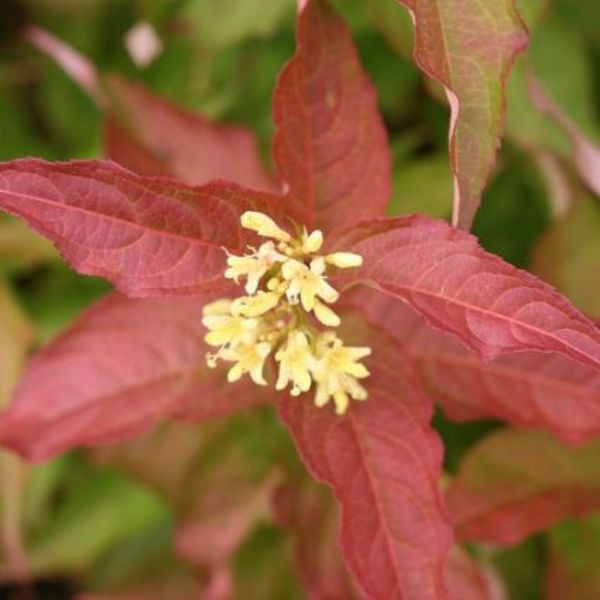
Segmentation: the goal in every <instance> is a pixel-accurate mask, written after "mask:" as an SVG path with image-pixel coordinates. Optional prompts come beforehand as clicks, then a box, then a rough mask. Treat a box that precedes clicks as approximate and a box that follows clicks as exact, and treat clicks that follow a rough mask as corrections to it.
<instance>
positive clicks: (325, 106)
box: [273, 0, 391, 229]
mask: <svg viewBox="0 0 600 600" xmlns="http://www.w3.org/2000/svg"><path fill="white" fill-rule="evenodd" d="M297 44H298V49H297V51H296V54H295V56H294V57H293V58H292V60H291V61H290V62H289V63H288V65H287V66H286V67H285V69H284V70H283V72H282V73H281V75H280V78H279V82H278V84H277V88H276V91H275V97H274V102H273V109H274V119H275V124H276V126H277V131H276V134H275V138H274V142H273V156H274V159H275V162H276V164H277V167H278V170H279V175H280V177H281V179H282V180H283V181H284V182H285V183H286V184H287V186H288V187H289V194H288V196H289V197H288V202H289V204H290V212H291V213H292V215H293V216H294V218H295V219H296V220H297V221H298V222H299V223H301V224H303V225H306V226H307V227H321V228H323V229H331V228H333V227H336V226H341V225H347V224H350V223H354V222H356V221H357V220H358V219H361V218H368V217H372V216H381V215H383V214H384V211H385V207H386V205H387V202H388V200H389V197H390V193H391V189H390V164H391V160H390V155H389V150H388V145H387V136H386V133H385V129H384V127H383V124H382V122H381V118H380V116H379V113H378V110H377V99H376V97H375V91H374V89H373V86H372V85H371V83H370V82H369V80H368V79H367V76H366V74H365V73H364V71H363V69H362V67H361V64H360V61H359V58H358V55H357V52H356V49H355V47H354V43H353V41H352V37H351V35H350V33H349V31H348V30H347V28H346V26H345V24H344V23H343V21H342V20H341V19H340V18H339V17H338V16H337V15H335V13H334V12H333V11H332V9H331V8H330V7H329V5H328V4H327V2H325V0H312V1H311V2H309V3H308V5H307V6H306V8H304V10H303V11H302V13H301V15H300V18H299V25H298V33H297Z"/></svg>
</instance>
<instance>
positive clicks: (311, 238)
mask: <svg viewBox="0 0 600 600" xmlns="http://www.w3.org/2000/svg"><path fill="white" fill-rule="evenodd" d="M322 245H323V232H322V231H321V230H319V229H315V230H314V231H313V232H312V233H311V234H310V235H308V233H307V232H306V229H305V230H304V231H303V232H302V252H304V254H314V253H315V252H318V251H319V250H320V249H321V246H322Z"/></svg>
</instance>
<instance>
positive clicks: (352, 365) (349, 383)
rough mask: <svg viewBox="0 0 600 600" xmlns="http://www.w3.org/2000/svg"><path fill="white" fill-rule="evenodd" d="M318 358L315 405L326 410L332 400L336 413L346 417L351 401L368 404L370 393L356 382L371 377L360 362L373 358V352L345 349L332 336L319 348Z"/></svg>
mask: <svg viewBox="0 0 600 600" xmlns="http://www.w3.org/2000/svg"><path fill="white" fill-rule="evenodd" d="M317 351H318V356H319V358H318V359H317V362H316V365H315V367H314V369H313V376H314V378H315V381H316V382H317V392H316V395H315V404H316V405H317V406H324V405H325V404H327V403H328V402H329V399H330V398H333V401H334V403H335V408H336V413H337V414H340V415H341V414H344V413H345V412H346V409H347V408H348V404H349V400H350V398H352V399H354V400H366V398H367V391H366V390H365V389H364V388H363V387H362V386H361V385H360V383H358V381H357V379H364V378H365V377H368V375H369V371H368V370H367V368H366V367H365V366H364V365H363V364H361V363H359V362H358V361H359V360H360V359H362V358H365V357H366V356H369V355H370V354H371V349H370V348H367V347H364V346H363V347H361V346H344V344H343V342H342V341H341V340H340V339H339V338H337V337H336V336H335V335H333V334H324V335H323V336H321V341H320V343H319V344H318V350H317Z"/></svg>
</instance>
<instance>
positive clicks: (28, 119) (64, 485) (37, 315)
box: [0, 0, 600, 600]
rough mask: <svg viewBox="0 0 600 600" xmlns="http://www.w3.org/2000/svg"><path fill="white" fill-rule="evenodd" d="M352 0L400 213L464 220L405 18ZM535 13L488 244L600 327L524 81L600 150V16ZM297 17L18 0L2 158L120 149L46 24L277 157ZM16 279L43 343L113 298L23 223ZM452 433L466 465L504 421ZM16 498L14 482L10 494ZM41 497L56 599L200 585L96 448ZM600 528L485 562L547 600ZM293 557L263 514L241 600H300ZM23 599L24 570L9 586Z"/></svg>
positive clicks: (61, 464) (597, 213) (266, 433)
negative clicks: (36, 33)
mask: <svg viewBox="0 0 600 600" xmlns="http://www.w3.org/2000/svg"><path fill="white" fill-rule="evenodd" d="M335 4H336V6H337V8H338V9H339V10H340V11H341V12H342V13H343V14H344V15H345V16H346V17H347V19H348V21H349V23H350V24H351V27H352V31H353V34H354V37H355V40H356V42H357V44H358V47H359V51H360V54H361V56H362V59H363V62H364V64H365V66H366V69H367V70H368V72H369V73H370V76H371V78H372V79H373V81H374V82H375V85H376V86H377V89H378V91H379V99H380V107H381V111H382V114H383V116H384V119H385V123H386V125H387V127H388V130H389V134H390V137H391V143H392V147H393V151H394V157H395V163H394V195H393V198H392V201H391V204H390V208H389V210H390V212H391V213H393V214H400V213H410V212H425V213H428V214H430V215H433V216H436V217H442V218H444V217H449V215H450V211H451V202H452V200H451V198H452V181H451V176H450V172H449V167H448V158H447V127H448V109H447V107H446V106H445V103H444V102H443V101H440V94H439V90H437V89H436V88H435V86H433V85H432V84H431V82H428V81H426V80H425V78H424V77H423V75H422V74H421V72H420V71H419V70H418V69H417V68H416V67H415V65H414V63H413V61H412V60H411V49H412V27H411V24H410V20H409V18H408V16H407V15H406V13H405V12H404V11H403V10H402V9H400V8H399V7H398V6H397V5H395V3H394V2H393V0H360V1H359V0H337V1H336V2H335ZM519 4H520V9H521V10H522V14H523V17H524V18H525V19H526V21H527V23H528V26H529V28H530V29H531V32H532V41H531V46H530V50H529V52H528V54H527V56H525V57H524V58H522V59H520V60H519V63H518V65H517V67H516V69H515V71H514V73H513V76H512V77H511V80H510V82H509V90H508V119H507V134H506V137H505V140H504V143H503V147H502V150H501V152H500V155H499V158H498V162H497V167H496V169H495V171H494V173H493V176H492V178H491V181H490V184H489V186H488V188H487V191H486V193H485V197H484V202H483V205H482V208H481V210H480V212H479V214H478V217H477V221H476V225H475V232H476V233H477V235H479V236H480V238H481V240H482V243H483V245H484V246H485V247H487V248H488V249H489V250H491V251H493V252H495V253H498V254H499V255H501V256H503V257H504V258H506V259H507V260H509V261H510V262H512V263H514V264H516V265H518V266H521V267H527V268H530V269H533V270H534V271H537V272H539V273H541V274H542V275H543V276H544V277H546V278H547V279H549V280H551V281H552V282H553V283H554V284H555V285H557V286H558V287H559V288H561V289H562V290H563V291H564V292H565V293H567V294H568V295H569V296H570V297H571V299H572V300H573V301H574V302H575V303H576V304H577V303H578V304H579V305H580V306H581V308H582V309H584V310H585V311H587V312H588V313H590V314H591V315H592V316H595V317H600V300H599V298H600V294H598V293H597V292H598V291H599V287H600V283H599V282H600V272H599V271H598V268H599V266H598V263H600V261H599V260H598V258H599V253H598V243H599V242H598V240H599V239H600V205H599V203H598V199H597V198H594V197H593V196H592V195H591V194H590V193H589V192H587V191H585V189H584V186H583V183H582V182H581V180H580V179H579V177H578V175H577V173H576V171H575V169H574V166H573V161H572V157H571V149H570V146H569V142H568V139H567V138H566V136H565V135H564V133H563V131H562V130H561V129H560V128H559V127H558V126H557V125H556V124H555V123H554V122H553V121H551V120H550V119H549V118H548V117H546V116H543V115H541V114H540V113H539V112H538V111H537V110H536V109H535V107H534V106H533V105H532V103H531V101H530V99H529V98H528V96H527V92H526V89H525V84H524V72H525V69H527V68H533V69H534V71H535V73H536V75H537V76H538V77H539V79H540V80H541V81H542V83H543V84H544V85H545V86H546V88H547V89H548V90H549V91H551V92H552V94H553V96H554V98H555V100H556V101H557V103H558V104H559V105H560V107H561V109H562V110H563V111H564V112H565V113H566V114H567V115H568V116H569V117H570V118H571V119H572V120H573V121H574V122H575V123H576V124H577V125H578V126H579V127H580V128H581V130H582V131H584V132H585V134H586V135H587V136H588V137H589V138H590V139H592V140H594V141H596V142H599V141H600V35H598V22H599V19H600V13H599V9H598V5H597V4H598V3H597V0H536V1H532V0H521V2H520V3H519ZM140 20H147V21H149V22H150V23H152V24H153V26H154V27H155V29H156V30H157V32H158V33H159V35H160V37H161V38H162V40H163V43H164V51H163V53H162V54H161V55H160V56H159V57H158V58H157V59H156V60H155V61H154V62H153V63H152V64H151V65H150V66H149V67H148V68H145V69H141V68H138V67H136V66H135V64H134V63H133V62H132V60H131V58H130V57H129V55H128V54H127V51H126V49H125V47H124V44H123V36H124V35H125V33H126V32H127V31H128V30H129V29H130V28H131V27H132V26H133V25H134V24H135V23H137V22H138V21H140ZM294 21H295V2H294V0H277V1H276V2H275V1H273V2H265V1H264V0H8V1H7V0H3V2H1V3H0V159H1V160H7V159H12V158H16V157H21V156H42V157H45V158H48V159H68V158H87V157H96V156H101V155H102V152H103V149H102V145H103V144H102V119H101V114H100V113H99V112H98V110H97V109H96V107H95V106H94V104H93V103H92V101H91V100H90V99H89V98H88V97H87V96H86V95H85V93H83V92H82V91H81V90H80V89H79V88H78V87H77V85H76V84H74V83H73V82H72V81H71V80H70V79H69V78H68V77H67V75H65V74H64V73H63V72H62V71H61V70H60V69H59V68H58V67H57V66H56V65H55V64H54V63H52V62H51V61H50V60H49V59H48V58H46V57H44V56H41V55H40V54H39V52H37V51H36V50H34V49H33V48H32V47H31V46H29V45H28V44H27V43H26V42H24V41H23V39H22V38H21V36H20V32H21V27H22V26H23V25H24V24H26V23H34V24H36V25H39V26H41V27H43V28H45V29H47V30H49V31H51V32H52V33H53V34H54V35H56V36H57V37H59V38H61V39H62V40H64V41H66V42H67V43H68V44H70V45H72V46H73V47H75V48H77V49H78V50H79V51H80V52H82V53H84V54H86V55H87V56H89V57H90V58H91V59H92V61H93V63H94V64H95V65H97V67H98V68H99V70H100V71H101V72H103V73H107V72H115V71H116V72H119V73H121V74H124V75H126V76H127V77H129V78H131V79H133V80H137V81H140V82H143V83H145V84H146V85H147V86H148V87H150V88H151V89H152V90H154V91H155V92H156V93H159V94H162V95H165V96H166V97H168V98H170V99H171V100H172V101H173V102H175V103H177V104H180V105H182V106H186V107H189V108H192V109H196V110H199V111H201V112H203V113H204V114H206V115H208V116H210V117H211V118H213V119H215V120H217V121H223V122H233V123H240V124H245V125H246V126H247V127H248V128H250V129H251V130H253V131H254V132H255V133H256V135H257V136H258V139H259V143H260V148H261V151H262V153H263V155H264V157H265V160H269V155H268V152H269V147H268V144H269V138H270V136H271V134H272V130H273V125H272V122H271V116H270V97H271V93H272V89H273V85H274V83H275V80H276V76H277V73H278V71H279V70H280V69H281V67H282V65H283V64H284V62H285V61H286V59H287V58H289V57H290V56H291V54H292V53H293V49H294V37H293V33H294ZM548 165H551V170H550V171H549V167H548ZM552 176H558V177H561V178H562V180H563V181H564V182H566V183H565V185H566V186H567V189H568V201H569V202H568V205H567V206H566V207H564V206H563V207H561V206H559V205H557V202H558V200H557V197H556V195H557V194H556V183H555V179H553V178H552ZM547 256H551V257H552V258H551V259H550V261H549V260H548V259H547V258H545V257H547ZM548 262H550V264H548ZM0 269H1V272H2V274H3V277H4V280H5V281H6V282H7V284H8V286H9V287H10V289H11V290H12V292H14V295H15V298H16V301H17V302H18V304H19V305H20V306H21V307H22V309H23V310H24V312H25V313H26V315H27V317H28V319H30V320H31V322H32V324H33V329H34V331H35V345H39V344H41V343H43V342H44V341H46V340H48V339H50V338H51V337H52V336H53V335H54V334H55V333H56V332H57V331H59V330H60V329H61V328H63V327H64V326H65V325H66V324H68V323H69V322H70V321H71V320H72V319H73V318H74V317H75V316H76V315H77V314H78V313H79V312H80V311H81V310H82V308H83V307H85V306H87V305H88V304H89V303H90V302H91V301H92V300H93V299H95V298H96V297H99V296H100V295H102V294H103V293H105V292H106V291H107V289H108V286H107V285H106V284H104V283H103V282H101V281H99V280H96V279H93V278H82V277H79V276H77V275H75V274H74V273H73V272H71V271H70V270H69V269H67V268H66V267H65V266H64V265H63V264H62V263H60V261H58V260H56V259H55V257H54V254H53V253H52V252H51V251H50V250H49V249H48V247H47V246H46V245H44V244H41V243H39V242H36V241H35V240H34V239H33V238H32V237H31V236H28V235H26V234H25V233H24V232H23V230H21V229H19V227H18V226H17V225H16V224H15V223H14V222H13V221H11V220H9V219H8V218H6V217H1V218H0ZM594 274H595V275H594ZM3 343H4V340H3ZM6 343H10V340H8V342H6ZM436 426H437V427H438V429H439V431H440V432H441V434H442V436H443V438H444V442H445V443H446V447H447V455H446V462H447V468H448V470H449V471H450V472H452V471H453V470H455V469H456V466H457V464H458V463H459V461H460V458H461V456H462V455H463V454H464V452H465V451H466V450H467V449H468V448H469V447H470V446H471V445H472V444H473V443H474V442H475V441H476V440H477V439H479V438H480V437H481V436H483V435H485V433H486V432H488V431H489V430H490V429H492V428H494V427H496V426H497V425H496V424H495V423H477V424H472V425H460V426H459V425H455V424H452V423H449V422H447V421H446V420H445V419H444V418H443V416H442V415H438V416H437V418H436ZM228 431H229V434H228V435H227V436H221V437H222V438H223V439H219V440H218V444H217V445H215V448H216V450H214V451H215V452H221V449H223V451H225V449H226V448H228V447H229V446H230V445H231V439H230V438H231V437H234V438H235V439H236V444H239V445H240V447H241V448H243V451H244V452H248V453H249V454H251V455H252V456H255V457H258V459H257V460H258V462H260V460H264V462H265V464H271V463H273V462H276V463H277V462H285V463H287V464H290V463H292V464H295V461H296V459H295V458H294V452H293V449H292V448H291V447H290V443H289V441H288V440H287V438H286V436H285V435H284V433H283V432H282V430H281V429H280V427H279V426H278V425H277V424H276V422H275V420H274V418H273V415H271V414H270V413H268V412H265V414H263V415H262V416H261V417H260V418H259V419H254V420H252V421H248V420H245V419H243V418H239V419H234V421H233V423H232V424H231V425H230V426H229V430H228ZM228 436H229V437H228ZM225 438H228V439H225ZM3 460H5V461H10V459H8V458H6V457H3ZM13 466H14V465H13ZM10 468H12V467H10ZM197 468H198V469H201V468H202V467H201V466H198V465H197ZM257 468H260V465H259V466H258V467H257ZM5 472H9V473H10V472H11V471H10V470H8V471H6V470H5ZM14 485H15V484H14V480H12V479H10V478H8V477H7V476H6V474H4V475H2V479H1V480H0V486H2V487H3V489H2V497H3V498H4V500H5V501H6V498H7V497H8V496H9V495H10V493H11V489H10V488H11V486H12V487H14ZM7 488H8V490H7ZM24 493H25V500H24V504H23V508H22V513H23V514H22V526H23V531H24V532H25V539H26V545H27V551H28V554H29V558H30V568H31V569H32V571H33V573H34V574H35V576H36V577H37V578H38V584H37V590H38V594H39V597H41V598H66V597H70V596H69V594H71V591H73V590H80V589H84V588H85V589H92V590H114V589H116V590H118V589H120V588H122V587H123V586H125V587H126V586H128V585H130V584H131V585H133V584H135V583H136V582H138V581H143V580H144V579H145V578H146V577H147V575H148V573H153V574H154V575H156V576H157V577H158V576H159V575H161V574H164V576H165V577H167V578H179V579H182V580H185V578H186V577H190V576H191V575H190V572H189V571H186V569H187V567H186V566H185V565H184V564H182V562H181V561H180V560H179V559H177V558H175V556H174V555H173V553H172V550H171V532H172V528H173V524H174V522H175V519H176V507H175V506H174V504H173V502H172V501H171V500H170V499H169V497H168V496H167V495H165V494H163V493H161V491H160V489H159V488H157V487H156V486H152V485H149V484H148V483H147V482H145V481H143V480H142V479H140V478H139V477H135V476H132V475H131V474H128V472H127V470H126V469H123V468H120V467H119V466H118V465H115V464H114V463H113V464H111V463H110V461H109V464H108V465H106V464H105V465H103V466H99V465H98V461H97V457H95V456H93V453H83V452H76V453H72V454H71V455H68V456H65V457H63V458H60V459H58V460H55V461H53V462H51V463H49V464H46V465H43V466H40V467H35V468H34V469H32V470H31V472H30V473H29V474H28V478H27V484H26V489H25V492H24ZM3 510H4V513H5V514H6V511H7V508H6V506H4V508H3ZM590 523H591V524H590V526H589V527H584V526H583V525H582V524H580V523H575V522H568V523H562V524H560V525H559V526H557V527H556V528H555V529H553V530H552V531H551V532H550V533H549V534H548V535H540V536H536V537H535V538H532V539H530V540H528V541H527V542H525V543H524V544H522V545H520V546H518V547H516V548H514V549H509V550H497V549H493V548H491V549H486V552H487V553H488V554H489V557H490V560H492V561H493V562H494V563H495V564H496V566H497V568H498V569H499V570H500V572H501V573H502V575H503V576H504V577H505V579H506V581H507V585H508V587H509V589H510V597H511V598H514V599H516V600H534V599H536V598H540V597H541V594H542V590H541V583H540V582H541V581H542V579H543V575H542V573H543V572H544V570H545V568H546V565H547V563H548V560H549V556H551V555H559V556H564V557H565V560H566V561H567V562H569V563H570V564H572V565H573V569H574V570H575V571H576V572H577V573H579V574H580V576H581V577H582V578H583V579H584V580H585V578H586V577H591V575H590V573H591V572H592V571H593V570H594V568H595V569H596V570H597V567H598V564H599V560H600V556H599V553H600V528H599V526H598V520H597V519H596V520H592V521H590ZM584 538H585V539H584ZM289 546H290V544H289V540H288V539H287V537H286V536H285V535H284V534H283V533H282V532H281V530H279V529H278V528H276V527H275V526H274V525H273V524H271V523H269V522H268V519H266V518H265V519H263V522H262V523H261V524H259V526H258V527H257V528H255V529H254V531H253V533H252V535H250V536H249V537H248V539H247V540H246V541H245V543H244V544H243V545H242V547H241V548H240V550H239V551H238V552H237V553H236V557H235V560H234V570H235V573H236V579H237V580H238V582H239V589H243V590H244V594H243V595H240V596H239V597H244V598H294V597H301V594H300V592H299V591H298V587H297V585H298V584H297V581H296V579H295V575H294V574H293V572H292V570H291V568H290V566H289V563H287V562H286V560H284V559H287V558H289V554H290V547H289ZM594 557H595V559H596V562H595V563H594V562H593V561H592V560H591V559H592V558H594ZM5 558H6V557H5ZM594 564H595V566H594ZM265 565H268V567H266V566H265ZM1 572H2V568H0V573H1ZM596 578H597V574H596ZM591 581H592V580H591V579H590V586H592V585H594V584H593V583H591ZM595 585H598V580H597V579H596V580H595ZM9 587H10V577H9V581H8V583H7V584H6V585H5V586H4V588H2V586H1V585H0V590H2V589H5V590H8V589H9ZM590 589H592V587H590ZM593 589H596V588H593ZM69 590H70V591H69ZM3 593H4V592H3V591H0V596H1V595H2V594H3ZM7 593H8V592H7ZM592 593H593V592H592ZM2 597H4V596H2ZM582 597H583V596H582ZM589 597H590V598H591V597H592V596H589Z"/></svg>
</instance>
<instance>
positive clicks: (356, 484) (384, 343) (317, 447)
mask: <svg viewBox="0 0 600 600" xmlns="http://www.w3.org/2000/svg"><path fill="white" fill-rule="evenodd" d="M346 321H348V322H349V323H348V325H349V327H348V329H347V331H346V333H345V334H344V336H343V337H344V339H345V340H346V339H348V343H352V342H353V341H360V343H361V344H362V345H364V344H369V345H370V346H372V348H373V359H372V360H371V361H367V365H368V367H369V368H370V370H371V373H372V375H371V377H370V378H369V380H368V389H369V398H368V400H367V401H366V402H364V403H361V404H358V403H355V404H354V405H353V406H352V407H351V408H350V409H349V410H348V413H347V414H346V415H345V416H344V417H339V416H336V415H335V414H334V412H333V410H331V409H330V407H327V408H324V409H319V408H316V407H315V406H314V404H313V403H312V399H311V398H306V397H301V398H299V399H297V398H287V399H285V400H284V401H283V402H282V407H281V414H282V418H283V420H284V421H285V422H286V424H287V425H288V426H289V428H290V430H291V432H292V435H293V436H294V438H295V441H296V444H297V446H298V450H299V452H300V454H301V455H302V457H303V459H304V461H305V462H306V464H307V466H308V468H309V469H310V471H311V472H312V474H313V475H314V476H315V477H316V478H317V479H318V480H321V481H324V482H326V483H327V484H329V485H330V486H331V487H332V488H333V490H334V493H335V495H336V498H337V499H338V501H339V502H340V504H341V506H342V533H341V543H342V549H343V552H344V555H345V559H346V562H347V564H348V566H349V568H350V570H351V571H352V572H353V574H354V576H355V577H356V580H357V582H358V583H359V584H360V585H361V586H362V588H363V589H364V591H365V592H366V593H367V595H368V596H369V598H374V599H378V598H380V599H382V600H384V599H385V600H390V599H393V598H404V597H415V598H417V597H418V598H419V599H422V600H427V599H429V598H444V597H445V592H444V584H443V562H444V559H445V557H446V555H447V553H448V551H449V548H450V544H451V534H450V530H449V528H448V526H447V524H446V521H445V516H444V509H443V508H442V505H441V502H440V498H439V492H438V478H439V476H440V469H441V446H440V443H439V439H438V438H437V436H436V435H435V433H434V432H433V431H432V430H431V429H430V428H429V421H430V418H431V413H432V410H431V405H430V404H429V402H428V401H427V399H426V398H425V396H424V395H423V394H422V393H421V391H420V389H419V387H418V385H417V383H416V381H415V378H414V374H413V372H412V369H411V366H410V363H409V362H408V361H407V360H406V358H405V356H404V354H403V351H402V348H401V347H399V346H398V344H394V343H393V342H392V341H391V340H390V339H389V338H387V336H385V335H384V334H383V332H381V331H379V330H377V331H376V330H374V329H369V328H368V327H366V326H365V324H364V323H362V322H361V321H360V320H358V319H349V318H348V316H347V317H346Z"/></svg>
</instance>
